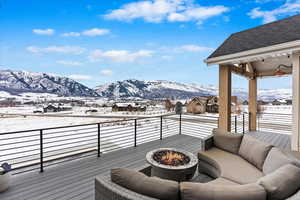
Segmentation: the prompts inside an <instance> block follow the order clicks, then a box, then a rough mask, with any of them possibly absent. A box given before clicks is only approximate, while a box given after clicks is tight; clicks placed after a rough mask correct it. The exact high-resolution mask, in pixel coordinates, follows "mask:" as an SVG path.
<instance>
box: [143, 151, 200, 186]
mask: <svg viewBox="0 0 300 200" xmlns="http://www.w3.org/2000/svg"><path fill="white" fill-rule="evenodd" d="M161 151H173V152H179V153H181V154H184V155H185V156H187V157H189V162H188V163H186V164H183V165H178V166H172V165H166V164H161V163H159V162H157V161H156V160H154V158H153V156H154V154H155V153H157V152H161ZM146 159H147V162H148V163H149V164H150V165H151V166H152V168H151V176H156V177H159V178H163V179H169V180H174V181H178V182H180V181H188V180H190V179H191V178H193V176H194V174H195V171H196V168H197V164H198V159H197V157H196V156H195V155H194V154H192V153H190V152H188V151H184V150H179V149H173V148H161V149H155V150H153V151H150V152H148V153H147V155H146Z"/></svg>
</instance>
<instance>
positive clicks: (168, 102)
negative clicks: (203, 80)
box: [0, 96, 292, 114]
mask: <svg viewBox="0 0 300 200" xmlns="http://www.w3.org/2000/svg"><path fill="white" fill-rule="evenodd" d="M231 102H232V103H231V104H232V105H231V109H232V113H236V114H239V113H241V112H242V111H243V109H242V107H243V106H247V105H248V101H247V100H245V101H242V100H239V99H238V97H237V96H232V97H231ZM291 104H292V100H289V99H288V100H282V99H275V100H273V101H263V100H258V105H259V106H265V105H274V106H280V105H291ZM26 105H28V106H34V107H35V108H36V109H34V110H33V111H32V112H33V113H56V112H68V111H72V109H73V108H74V107H86V110H85V113H97V112H98V108H107V109H108V110H110V111H111V112H147V111H148V110H151V109H153V108H155V107H156V108H160V109H165V110H166V111H167V112H174V111H176V112H178V111H180V112H182V110H184V111H185V112H187V113H193V114H204V113H218V112H219V102H218V97H217V96H198V97H194V98H191V99H184V100H174V99H160V100H137V101H134V100H130V101H128V100H127V101H126V100H119V101H117V100H116V101H112V100H110V101H103V100H102V101H97V100H96V99H57V100H51V101H42V102H40V101H34V100H31V101H26V102H21V101H18V100H16V99H14V98H6V99H2V100H0V107H18V106H20V107H22V106H26Z"/></svg>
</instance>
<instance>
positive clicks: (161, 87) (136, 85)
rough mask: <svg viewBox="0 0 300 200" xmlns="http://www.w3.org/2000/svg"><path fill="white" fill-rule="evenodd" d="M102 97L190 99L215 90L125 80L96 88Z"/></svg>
mask: <svg viewBox="0 0 300 200" xmlns="http://www.w3.org/2000/svg"><path fill="white" fill-rule="evenodd" d="M95 90H96V91H97V92H98V93H99V95H100V96H102V97H107V98H112V99H115V98H141V99H155V98H171V97H174V98H183V99H184V98H190V97H192V96H199V95H210V94H212V93H214V88H209V87H201V86H196V85H187V84H182V83H176V82H170V81H140V80H134V79H130V80H124V81H117V82H114V83H108V84H105V85H101V86H98V87H96V88H95Z"/></svg>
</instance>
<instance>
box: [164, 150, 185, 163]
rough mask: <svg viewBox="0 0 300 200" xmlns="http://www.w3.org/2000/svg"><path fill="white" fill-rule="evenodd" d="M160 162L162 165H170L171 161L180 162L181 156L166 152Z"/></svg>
mask: <svg viewBox="0 0 300 200" xmlns="http://www.w3.org/2000/svg"><path fill="white" fill-rule="evenodd" d="M161 160H162V161H163V163H164V164H167V165H171V164H172V163H173V161H176V160H177V161H182V160H183V155H180V154H179V153H175V152H167V154H166V155H164V156H162V158H161Z"/></svg>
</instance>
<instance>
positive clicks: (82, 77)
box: [69, 74, 92, 80]
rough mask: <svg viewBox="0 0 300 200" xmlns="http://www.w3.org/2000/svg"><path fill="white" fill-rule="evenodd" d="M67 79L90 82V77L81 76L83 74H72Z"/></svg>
mask: <svg viewBox="0 0 300 200" xmlns="http://www.w3.org/2000/svg"><path fill="white" fill-rule="evenodd" d="M69 78H71V79H74V80H90V79H91V78H92V77H91V76H88V75H83V74H72V75H70V76H69Z"/></svg>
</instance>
